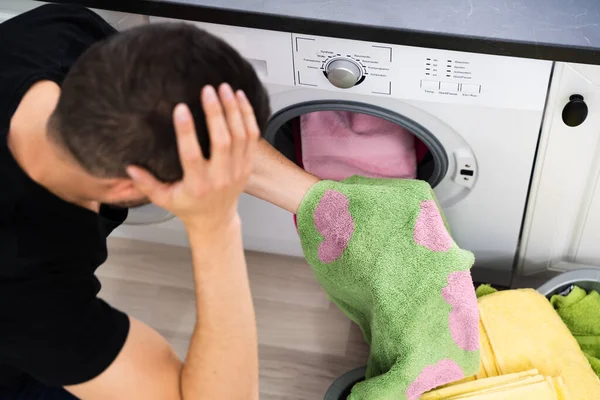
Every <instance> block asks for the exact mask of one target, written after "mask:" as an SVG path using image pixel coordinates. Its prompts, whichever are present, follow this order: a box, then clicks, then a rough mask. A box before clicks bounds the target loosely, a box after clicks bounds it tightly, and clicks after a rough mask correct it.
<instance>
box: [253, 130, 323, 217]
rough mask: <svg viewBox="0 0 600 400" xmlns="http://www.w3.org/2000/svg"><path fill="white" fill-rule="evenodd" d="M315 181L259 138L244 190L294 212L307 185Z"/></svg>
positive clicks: (314, 178)
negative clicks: (252, 165) (252, 167)
mask: <svg viewBox="0 0 600 400" xmlns="http://www.w3.org/2000/svg"><path fill="white" fill-rule="evenodd" d="M318 181H319V178H317V177H315V176H313V175H311V174H309V173H308V172H306V171H304V170H303V169H302V168H300V167H298V166H297V165H296V164H294V163H293V162H291V161H290V160H288V159H287V158H286V157H285V156H284V155H283V154H281V153H280V152H279V151H277V150H276V149H274V148H273V146H271V145H270V144H269V142H267V141H266V140H265V139H261V140H260V141H259V143H258V150H257V152H256V158H255V160H254V169H253V171H252V176H251V177H250V182H249V183H248V186H247V187H246V193H248V194H250V195H252V196H254V197H258V198H259V199H263V200H266V201H268V202H269V203H272V204H275V205H276V206H278V207H281V208H283V209H284V210H287V211H289V212H291V213H294V214H295V213H296V212H297V211H298V207H299V206H300V202H302V199H303V198H304V195H305V194H306V192H307V191H308V189H310V188H311V186H313V185H314V184H315V183H317V182H318Z"/></svg>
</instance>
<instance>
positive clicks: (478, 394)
mask: <svg viewBox="0 0 600 400" xmlns="http://www.w3.org/2000/svg"><path fill="white" fill-rule="evenodd" d="M479 312H480V317H481V318H480V340H481V368H480V369H479V371H478V372H477V374H476V375H475V376H472V377H469V378H467V379H464V380H462V381H459V382H457V383H454V384H452V385H450V386H446V387H443V388H440V389H437V390H434V391H432V392H429V393H427V394H425V395H423V397H422V398H421V400H437V399H465V400H466V399H469V400H495V399H498V400H500V399H502V400H504V399H506V400H521V399H522V400H529V399H535V400H595V399H599V398H600V379H598V377H597V376H596V375H595V374H594V372H593V371H592V369H591V367H590V365H589V363H588V361H587V360H586V357H585V356H584V354H583V352H582V351H581V349H580V348H579V345H578V343H577V341H576V340H575V338H574V337H573V335H572V334H571V332H570V331H569V329H568V328H567V326H565V324H564V323H563V322H562V321H561V319H560V317H559V316H558V315H557V313H556V312H555V311H554V309H553V308H552V306H551V305H550V303H549V302H548V300H547V299H546V298H545V297H544V296H542V295H541V294H539V293H538V292H536V291H535V290H532V289H524V290H508V291H502V292H496V293H492V294H489V295H485V296H483V297H481V298H480V299H479Z"/></svg>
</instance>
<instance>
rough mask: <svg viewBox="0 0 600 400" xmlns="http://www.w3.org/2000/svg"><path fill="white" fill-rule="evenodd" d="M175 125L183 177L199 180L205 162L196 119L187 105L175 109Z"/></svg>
mask: <svg viewBox="0 0 600 400" xmlns="http://www.w3.org/2000/svg"><path fill="white" fill-rule="evenodd" d="M173 123H174V126H175V133H176V135H177V150H178V152H179V159H180V161H181V168H182V169H183V175H184V176H186V177H187V178H188V179H192V180H195V179H198V177H199V175H200V173H201V168H202V167H203V165H204V162H205V160H204V156H203V155H202V150H201V149H200V143H199V142H198V136H197V134H196V127H195V126H194V119H193V117H192V113H191V112H190V109H189V108H188V106H187V105H185V104H178V105H177V106H176V107H175V109H174V110H173Z"/></svg>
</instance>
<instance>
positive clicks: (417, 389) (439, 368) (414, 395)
mask: <svg viewBox="0 0 600 400" xmlns="http://www.w3.org/2000/svg"><path fill="white" fill-rule="evenodd" d="M462 378H464V374H463V371H462V369H461V368H460V366H459V365H458V364H457V363H455V362H454V361H452V360H450V359H444V360H441V361H439V362H438V363H437V364H435V365H428V366H427V367H425V368H424V369H423V371H421V373H420V374H419V376H418V377H417V379H415V380H414V382H413V383H411V384H410V386H409V387H408V389H407V390H406V398H407V399H408V400H419V398H420V397H421V396H422V395H423V393H425V392H428V391H430V390H432V389H435V388H436V387H439V386H442V385H445V384H447V383H450V382H455V381H458V380H460V379H462Z"/></svg>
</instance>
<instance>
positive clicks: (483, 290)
mask: <svg viewBox="0 0 600 400" xmlns="http://www.w3.org/2000/svg"><path fill="white" fill-rule="evenodd" d="M497 291H498V290H497V289H494V288H493V287H492V285H489V284H487V283H486V284H483V285H479V287H478V288H477V289H475V295H476V296H477V298H480V297H483V296H487V295H489V294H494V293H496V292H497Z"/></svg>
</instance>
